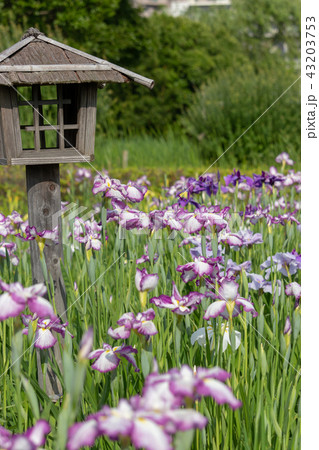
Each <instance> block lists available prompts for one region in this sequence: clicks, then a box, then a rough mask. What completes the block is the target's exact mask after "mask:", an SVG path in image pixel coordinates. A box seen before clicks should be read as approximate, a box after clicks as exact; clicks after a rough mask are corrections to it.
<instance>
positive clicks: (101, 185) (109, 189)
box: [92, 174, 126, 201]
mask: <svg viewBox="0 0 319 450" xmlns="http://www.w3.org/2000/svg"><path fill="white" fill-rule="evenodd" d="M92 192H93V195H96V194H98V193H99V192H103V196H104V197H107V198H115V199H117V200H121V201H123V200H125V195H126V193H125V191H124V186H123V185H122V184H121V182H120V181H119V180H116V179H111V178H109V177H108V176H104V177H103V176H101V175H100V174H99V175H97V176H96V177H95V179H94V184H93V188H92Z"/></svg>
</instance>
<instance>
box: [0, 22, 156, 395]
mask: <svg viewBox="0 0 319 450" xmlns="http://www.w3.org/2000/svg"><path fill="white" fill-rule="evenodd" d="M131 81H134V82H136V83H139V84H142V85H144V86H147V87H148V88H152V87H153V85H154V81H153V80H151V79H149V78H145V77H143V76H141V75H139V74H136V73H134V72H131V71H129V70H127V69H125V68H123V67H120V66H117V65H115V64H112V63H110V62H109V61H106V60H104V59H101V58H98V57H95V56H92V55H89V54H88V53H85V52H82V51H81V50H77V49H75V48H73V47H70V46H68V45H66V44H63V43H60V42H58V41H55V40H53V39H50V38H48V37H47V36H45V35H44V34H43V33H41V32H40V31H39V30H37V29H35V28H30V29H29V30H27V32H26V33H25V34H24V36H23V37H22V39H21V41H19V42H17V43H16V44H14V45H13V46H12V47H10V48H8V49H6V50H4V51H3V52H2V53H0V164H3V165H25V166H26V184H27V194H28V220H29V226H30V227H35V228H36V231H37V233H39V232H41V231H44V230H53V228H54V227H55V226H57V232H58V238H57V241H53V240H52V241H47V243H46V245H45V247H44V251H43V254H44V261H45V264H44V263H43V260H41V257H42V255H41V253H40V250H39V246H38V244H37V242H36V240H32V241H30V253H31V268H32V278H33V283H34V284H35V283H45V282H47V283H48V286H49V289H50V288H51V286H52V287H53V290H52V291H51V292H50V297H51V298H53V299H54V305H55V309H56V313H57V315H58V316H59V317H60V318H61V320H62V322H65V321H66V311H67V308H68V306H69V307H70V305H68V303H67V298H66V293H65V286H64V282H63V277H62V273H61V263H63V247H62V224H61V189H60V174H59V164H60V163H83V162H90V161H92V160H93V159H94V139H95V125H96V99H97V89H98V87H104V86H105V85H106V84H107V83H111V82H112V83H128V82H131ZM46 89H49V90H47V91H46ZM46 108H51V112H52V111H53V114H51V116H48V117H47V116H46V114H45V110H46ZM52 133H53V135H52ZM56 218H58V219H57V221H56V220H55V219H56ZM55 222H56V223H55ZM43 267H45V270H44V272H45V273H44V272H43ZM53 354H54V357H55V359H56V362H57V364H58V367H59V369H60V370H61V371H62V361H61V355H60V352H59V346H58V345H57V344H56V345H55V346H54V349H53ZM51 356H52V355H50V357H51ZM50 357H49V356H48V352H47V351H39V352H38V355H37V360H38V378H39V384H40V386H42V388H43V387H44V383H43V381H44V380H43V378H44V376H43V374H42V372H41V363H42V362H43V361H45V362H46V363H47V370H46V376H45V385H46V391H47V394H48V395H49V396H50V397H51V398H52V399H53V400H57V399H58V398H59V397H60V396H61V395H62V388H61V385H60V382H59V380H58V377H57V376H56V374H55V372H54V370H53V364H51V363H50V360H49V359H50Z"/></svg>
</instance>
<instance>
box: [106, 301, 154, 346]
mask: <svg viewBox="0 0 319 450" xmlns="http://www.w3.org/2000/svg"><path fill="white" fill-rule="evenodd" d="M154 318H155V311H154V310H153V309H152V308H150V309H148V310H147V311H145V312H143V313H138V314H137V315H136V317H135V315H134V314H133V313H132V312H130V313H125V314H123V315H122V316H121V317H120V318H119V320H118V321H117V324H118V325H120V326H119V327H118V328H116V329H115V330H114V329H113V328H112V327H110V328H109V329H108V334H109V335H110V336H111V337H112V338H113V339H128V338H129V336H130V334H131V331H132V330H133V331H135V332H136V333H138V334H141V335H143V336H153V335H154V334H157V333H158V331H157V329H156V326H155V325H154V323H153V320H154Z"/></svg>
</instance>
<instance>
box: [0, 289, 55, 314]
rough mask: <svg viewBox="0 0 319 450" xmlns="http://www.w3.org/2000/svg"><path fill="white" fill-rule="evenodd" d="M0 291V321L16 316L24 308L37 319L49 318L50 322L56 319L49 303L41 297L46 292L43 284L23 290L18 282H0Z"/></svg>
mask: <svg viewBox="0 0 319 450" xmlns="http://www.w3.org/2000/svg"><path fill="white" fill-rule="evenodd" d="M0 289H2V291H4V294H2V295H0V320H5V319H8V317H16V316H18V315H19V314H20V313H21V312H22V311H23V310H24V309H25V308H26V306H28V307H29V309H30V311H31V312H32V313H34V314H37V315H38V316H39V317H43V318H44V317H49V318H50V319H52V320H55V319H56V318H57V317H56V315H55V313H54V310H53V307H52V305H51V303H50V302H48V300H46V299H45V298H43V297H42V296H43V295H45V294H46V292H47V289H46V287H45V286H44V284H42V283H39V284H35V285H34V286H30V287H27V288H24V287H23V286H22V285H21V284H20V283H18V282H17V283H12V284H7V283H4V282H3V281H1V280H0Z"/></svg>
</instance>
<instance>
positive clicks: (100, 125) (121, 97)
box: [0, 0, 300, 164]
mask: <svg viewBox="0 0 319 450" xmlns="http://www.w3.org/2000/svg"><path fill="white" fill-rule="evenodd" d="M30 26H34V27H38V28H39V29H40V30H41V31H43V32H45V33H46V34H48V35H49V36H51V37H53V38H56V39H58V40H60V41H63V42H66V43H67V44H70V45H72V46H74V47H77V48H80V49H82V50H84V51H87V52H89V53H91V54H95V55H98V56H101V57H103V58H106V59H108V60H110V61H112V62H114V63H117V64H119V65H121V66H123V67H126V68H128V69H131V70H133V71H135V72H138V73H140V74H142V75H144V76H147V77H150V78H153V79H154V80H155V87H154V89H153V90H152V91H148V90H147V89H146V88H145V87H143V86H140V85H137V84H135V83H130V84H127V85H126V84H125V85H123V84H121V85H117V84H110V85H108V86H107V87H106V88H105V89H103V90H101V91H100V92H99V96H98V121H97V132H98V133H99V134H105V135H108V136H110V135H112V137H115V138H116V137H120V138H121V139H126V138H127V137H130V136H134V135H140V134H145V133H146V134H148V135H152V136H153V137H154V139H157V136H159V135H161V134H162V135H163V134H164V135H165V134H166V133H167V130H170V129H171V128H172V127H173V128H174V134H175V135H178V134H180V133H185V132H186V133H187V136H192V137H194V138H195V140H196V148H197V144H199V145H200V148H201V149H202V156H203V157H204V158H205V159H211V158H214V156H215V157H216V156H218V155H220V154H221V153H222V152H223V151H224V150H225V149H226V148H227V147H228V146H229V145H230V144H231V143H232V142H233V141H234V140H235V139H236V138H237V137H238V136H239V135H240V134H241V133H242V132H243V131H244V130H245V129H246V128H247V127H248V126H249V125H250V124H251V123H252V122H253V121H254V120H255V119H256V118H257V117H258V115H260V114H261V113H262V112H263V111H264V110H265V109H266V108H267V107H268V106H269V105H270V104H271V103H272V102H273V101H274V100H275V99H276V98H277V97H278V96H279V95H280V94H281V93H282V92H283V91H284V90H285V89H286V88H287V87H288V86H289V83H291V82H292V81H294V79H296V78H297V75H296V73H295V72H296V70H297V68H298V64H299V63H298V61H299V51H300V0H264V1H263V2H256V1H255V0H233V1H232V6H231V7H230V8H217V7H213V8H210V9H209V10H205V11H204V12H200V11H199V10H198V9H192V10H191V11H190V12H189V13H188V14H187V15H186V16H182V17H170V16H167V15H164V14H154V15H153V16H151V17H150V18H145V17H142V16H141V15H140V14H139V11H138V10H136V9H135V8H133V7H132V4H131V2H130V0H112V1H108V0H104V1H96V0H72V1H71V0H65V1H64V2H63V3H61V2H60V1H58V0H15V1H9V0H2V1H1V0H0V47H1V50H2V49H4V48H6V47H8V46H9V45H11V44H13V43H14V42H16V41H17V40H19V39H20V37H21V35H22V33H23V30H24V29H26V28H28V27H30ZM298 110H299V84H298V83H297V84H296V85H295V86H294V88H292V89H291V90H290V91H289V92H288V93H287V94H286V95H285V97H284V98H282V99H280V101H279V102H278V103H277V104H276V105H275V106H274V107H273V108H272V109H271V111H269V112H268V113H267V115H266V116H264V117H263V118H262V120H260V121H259V122H258V123H256V125H254V126H253V128H252V129H250V130H249V132H248V133H247V134H246V135H245V136H244V137H243V138H242V139H240V141H239V142H238V143H236V144H235V146H234V147H232V150H231V153H230V152H228V153H229V154H227V155H226V156H227V157H225V158H223V160H225V162H226V161H228V162H229V163H231V164H234V163H236V161H238V162H243V161H245V162H248V163H249V161H251V158H252V157H251V155H252V154H255V152H256V151H257V152H259V153H260V154H261V155H262V156H265V155H266V153H267V155H268V154H269V155H270V158H269V159H271V158H272V156H273V154H274V153H277V152H278V150H281V149H282V148H284V149H287V150H289V149H290V151H296V149H298V148H299V138H298V134H297V133H298V132H299V129H300V125H299V112H298ZM165 139H166V138H165ZM168 141H170V140H169V139H168ZM193 142H195V141H193ZM174 145H175V139H174ZM243 149H244V150H243ZM269 159H268V160H269Z"/></svg>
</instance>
